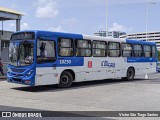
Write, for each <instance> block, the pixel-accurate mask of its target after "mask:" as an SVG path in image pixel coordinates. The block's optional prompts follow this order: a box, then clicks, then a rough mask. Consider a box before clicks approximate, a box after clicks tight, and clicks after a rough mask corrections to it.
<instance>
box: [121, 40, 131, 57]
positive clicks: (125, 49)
mask: <svg viewBox="0 0 160 120" xmlns="http://www.w3.org/2000/svg"><path fill="white" fill-rule="evenodd" d="M121 46H122V47H121V48H122V56H123V57H132V44H128V43H122V44H121Z"/></svg>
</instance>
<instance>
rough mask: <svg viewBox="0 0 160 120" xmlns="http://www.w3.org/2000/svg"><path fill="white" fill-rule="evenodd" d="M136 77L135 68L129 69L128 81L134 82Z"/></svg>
mask: <svg viewBox="0 0 160 120" xmlns="http://www.w3.org/2000/svg"><path fill="white" fill-rule="evenodd" d="M134 76H135V70H134V68H133V67H130V68H128V70H127V77H126V80H133V79H134Z"/></svg>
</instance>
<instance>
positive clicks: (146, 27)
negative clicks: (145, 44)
mask: <svg viewBox="0 0 160 120" xmlns="http://www.w3.org/2000/svg"><path fill="white" fill-rule="evenodd" d="M148 10H149V0H147V11H146V41H148V36H147V34H148Z"/></svg>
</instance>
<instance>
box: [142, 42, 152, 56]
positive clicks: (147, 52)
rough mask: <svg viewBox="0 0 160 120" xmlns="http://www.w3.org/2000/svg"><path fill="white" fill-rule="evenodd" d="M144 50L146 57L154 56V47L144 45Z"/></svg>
mask: <svg viewBox="0 0 160 120" xmlns="http://www.w3.org/2000/svg"><path fill="white" fill-rule="evenodd" d="M143 50H144V57H152V48H151V46H150V45H144V46H143Z"/></svg>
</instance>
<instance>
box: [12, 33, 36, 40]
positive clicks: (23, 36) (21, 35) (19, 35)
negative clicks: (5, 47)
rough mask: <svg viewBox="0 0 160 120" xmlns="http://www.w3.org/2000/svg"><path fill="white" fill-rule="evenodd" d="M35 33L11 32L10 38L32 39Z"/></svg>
mask: <svg viewBox="0 0 160 120" xmlns="http://www.w3.org/2000/svg"><path fill="white" fill-rule="evenodd" d="M34 39H35V33H34V32H21V33H15V34H12V36H11V40H34Z"/></svg>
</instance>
